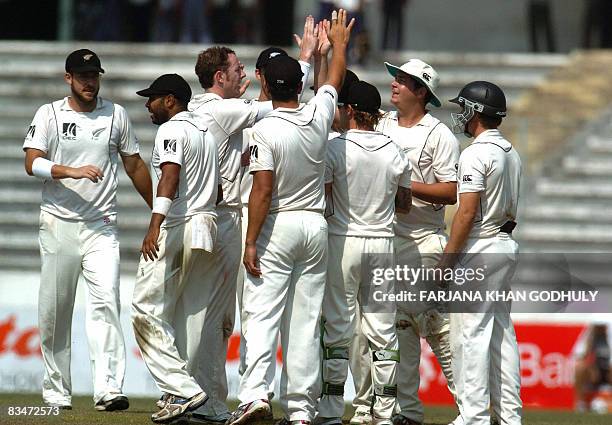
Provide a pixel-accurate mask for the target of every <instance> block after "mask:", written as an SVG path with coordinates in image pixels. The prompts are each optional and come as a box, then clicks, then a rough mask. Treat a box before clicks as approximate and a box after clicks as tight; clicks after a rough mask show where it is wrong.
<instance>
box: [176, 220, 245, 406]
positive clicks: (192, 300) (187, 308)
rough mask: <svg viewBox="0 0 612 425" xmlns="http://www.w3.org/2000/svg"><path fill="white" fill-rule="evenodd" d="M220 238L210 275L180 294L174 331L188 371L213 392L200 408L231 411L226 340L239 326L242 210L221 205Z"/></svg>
mask: <svg viewBox="0 0 612 425" xmlns="http://www.w3.org/2000/svg"><path fill="white" fill-rule="evenodd" d="M217 214H218V216H217V240H216V242H215V248H214V251H213V254H212V256H211V258H210V262H211V265H210V267H209V268H208V269H207V270H208V271H207V273H206V275H201V276H199V279H200V282H199V283H198V284H197V285H188V286H186V287H185V289H184V291H183V295H182V296H181V297H180V298H179V300H178V303H177V306H176V311H175V316H174V329H175V332H176V334H175V337H176V346H177V348H178V350H179V354H181V357H182V358H184V359H185V360H186V361H187V371H188V372H189V374H190V375H191V376H193V377H194V378H195V380H196V381H197V382H198V384H199V385H200V387H202V389H203V390H204V391H206V394H207V395H208V397H209V398H208V401H207V402H206V404H205V405H204V406H202V409H200V412H201V413H203V414H208V415H211V416H214V415H218V414H221V413H224V412H227V411H228V409H227V406H226V405H225V401H226V400H227V392H228V389H227V376H226V371H225V364H226V359H227V344H228V341H229V337H230V336H231V335H232V332H233V330H234V316H235V314H236V277H237V274H238V267H239V262H240V227H241V224H240V211H239V210H237V209H230V208H218V209H217Z"/></svg>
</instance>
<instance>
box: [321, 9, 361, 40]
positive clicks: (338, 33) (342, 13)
mask: <svg viewBox="0 0 612 425" xmlns="http://www.w3.org/2000/svg"><path fill="white" fill-rule="evenodd" d="M347 19H348V16H347V13H346V10H344V9H340V10H338V11H337V12H336V11H335V10H334V11H333V12H332V19H331V23H328V24H326V25H325V30H326V31H327V38H328V39H329V42H330V43H331V45H332V46H334V47H336V46H346V45H348V42H349V40H350V38H351V30H352V29H353V25H355V18H353V19H351V21H350V22H349V23H348V25H347V23H346V21H347Z"/></svg>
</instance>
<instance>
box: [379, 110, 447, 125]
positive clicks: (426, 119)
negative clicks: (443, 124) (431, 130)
mask: <svg viewBox="0 0 612 425" xmlns="http://www.w3.org/2000/svg"><path fill="white" fill-rule="evenodd" d="M386 114H387V117H388V118H390V119H392V120H394V121H399V118H398V116H397V111H390V112H387V113H386ZM437 123H438V120H437V119H436V118H435V117H434V116H433V115H431V114H430V113H429V112H428V111H427V112H425V115H423V118H421V120H420V121H419V122H418V123H416V124H415V125H414V126H413V127H416V126H423V127H433V126H435V125H436V124H437Z"/></svg>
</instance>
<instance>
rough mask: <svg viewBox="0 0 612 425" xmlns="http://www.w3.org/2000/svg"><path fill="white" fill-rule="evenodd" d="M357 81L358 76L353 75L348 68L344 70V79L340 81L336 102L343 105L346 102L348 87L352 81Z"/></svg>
mask: <svg viewBox="0 0 612 425" xmlns="http://www.w3.org/2000/svg"><path fill="white" fill-rule="evenodd" d="M357 81H359V77H357V75H355V73H354V72H353V71H351V70H350V69H347V70H346V73H345V74H344V81H343V82H342V87H340V91H339V92H338V104H339V105H340V106H342V105H344V104H345V103H348V102H347V96H348V89H349V87H350V86H351V84H353V83H354V82H357Z"/></svg>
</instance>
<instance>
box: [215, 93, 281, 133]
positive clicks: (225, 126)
mask: <svg viewBox="0 0 612 425" xmlns="http://www.w3.org/2000/svg"><path fill="white" fill-rule="evenodd" d="M271 110H272V102H270V101H268V102H257V101H254V100H248V99H222V100H218V101H216V102H215V105H214V107H213V108H212V116H213V118H214V120H215V121H216V122H217V124H218V125H219V127H221V129H222V130H223V131H224V132H225V133H226V134H227V135H228V136H231V135H232V134H234V133H237V132H239V131H242V130H244V129H245V128H247V127H252V126H253V124H255V121H257V119H258V118H259V119H261V118H263V117H264V116H265V115H266V114H267V113H268V112H270V111H271Z"/></svg>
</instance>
